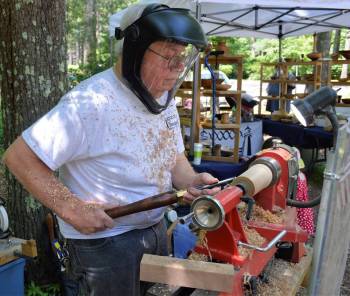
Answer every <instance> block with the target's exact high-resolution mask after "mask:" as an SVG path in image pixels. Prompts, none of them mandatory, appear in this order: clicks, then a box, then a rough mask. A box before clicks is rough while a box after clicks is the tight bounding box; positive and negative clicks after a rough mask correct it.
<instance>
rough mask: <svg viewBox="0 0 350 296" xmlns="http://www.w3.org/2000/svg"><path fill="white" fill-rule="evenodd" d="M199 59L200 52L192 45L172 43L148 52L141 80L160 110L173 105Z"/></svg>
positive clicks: (158, 43)
mask: <svg viewBox="0 0 350 296" xmlns="http://www.w3.org/2000/svg"><path fill="white" fill-rule="evenodd" d="M198 55H199V51H198V49H197V48H196V47H195V46H193V45H192V44H181V43H177V42H173V41H172V40H165V41H156V42H153V43H152V44H150V46H149V47H148V48H147V49H146V51H145V54H144V57H143V60H142V64H141V69H140V74H141V80H142V83H143V84H144V86H145V89H147V91H148V92H149V93H150V95H151V96H152V98H153V99H154V100H155V101H156V102H157V104H159V105H160V106H159V108H161V109H164V108H166V106H167V105H168V104H169V102H170V100H171V99H172V98H173V97H174V95H175V94H176V91H177V90H178V88H179V87H180V85H181V84H182V82H183V80H184V79H185V77H186V75H187V73H188V71H189V70H190V69H191V67H192V65H193V63H194V61H195V60H196V58H197V57H198Z"/></svg>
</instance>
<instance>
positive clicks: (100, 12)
mask: <svg viewBox="0 0 350 296" xmlns="http://www.w3.org/2000/svg"><path fill="white" fill-rule="evenodd" d="M134 2H136V0H118V1H114V0H104V1H96V14H97V42H98V44H97V52H96V54H97V61H96V63H92V64H91V63H90V64H84V62H83V61H77V65H78V66H76V65H74V66H72V65H69V66H68V67H69V78H70V79H73V83H71V86H72V85H74V84H75V83H76V82H80V81H81V80H83V79H85V78H87V77H89V76H91V75H92V74H95V73H98V72H100V71H102V70H105V69H107V68H108V67H110V64H111V59H110V43H109V42H110V39H109V32H108V24H109V23H108V21H109V17H110V16H111V15H112V14H114V13H116V12H117V11H119V10H121V9H123V8H126V7H127V6H129V5H130V4H132V3H134ZM85 4H86V1H83V0H67V33H68V34H67V47H68V50H71V51H72V50H76V49H77V48H78V47H80V50H82V51H83V50H84V48H83V46H82V44H84V42H85V41H86V38H87V36H86V29H85V27H86V22H85Z"/></svg>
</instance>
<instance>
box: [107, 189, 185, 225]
mask: <svg viewBox="0 0 350 296" xmlns="http://www.w3.org/2000/svg"><path fill="white" fill-rule="evenodd" d="M177 201H178V196H177V193H176V192H175V191H168V192H165V193H161V194H158V195H154V196H151V197H148V198H145V199H143V200H139V201H137V202H134V203H131V204H128V205H125V206H120V207H115V208H111V209H108V210H106V211H105V212H106V213H107V215H108V216H110V217H111V218H113V219H115V218H118V217H123V216H126V215H130V214H134V213H139V212H143V211H147V210H152V209H156V208H160V207H164V206H168V205H171V204H173V203H176V202H177Z"/></svg>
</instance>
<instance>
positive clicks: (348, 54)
mask: <svg viewBox="0 0 350 296" xmlns="http://www.w3.org/2000/svg"><path fill="white" fill-rule="evenodd" d="M339 53H340V54H341V55H342V56H343V57H344V58H345V59H346V60H349V59H350V50H339Z"/></svg>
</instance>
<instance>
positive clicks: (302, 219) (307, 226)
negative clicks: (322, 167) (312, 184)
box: [293, 147, 315, 235]
mask: <svg viewBox="0 0 350 296" xmlns="http://www.w3.org/2000/svg"><path fill="white" fill-rule="evenodd" d="M293 148H294V149H295V150H296V153H297V159H298V164H299V174H298V181H297V193H296V196H295V199H296V200H298V201H302V202H308V201H309V193H308V184H307V179H306V176H305V174H304V173H303V172H302V170H303V169H304V168H305V164H304V161H303V159H302V158H301V155H300V151H299V149H298V148H295V147H293ZM297 222H298V225H299V226H300V227H301V228H302V229H304V230H305V231H306V232H307V233H308V234H310V235H313V234H314V233H315V229H314V211H313V209H312V208H298V209H297Z"/></svg>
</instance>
